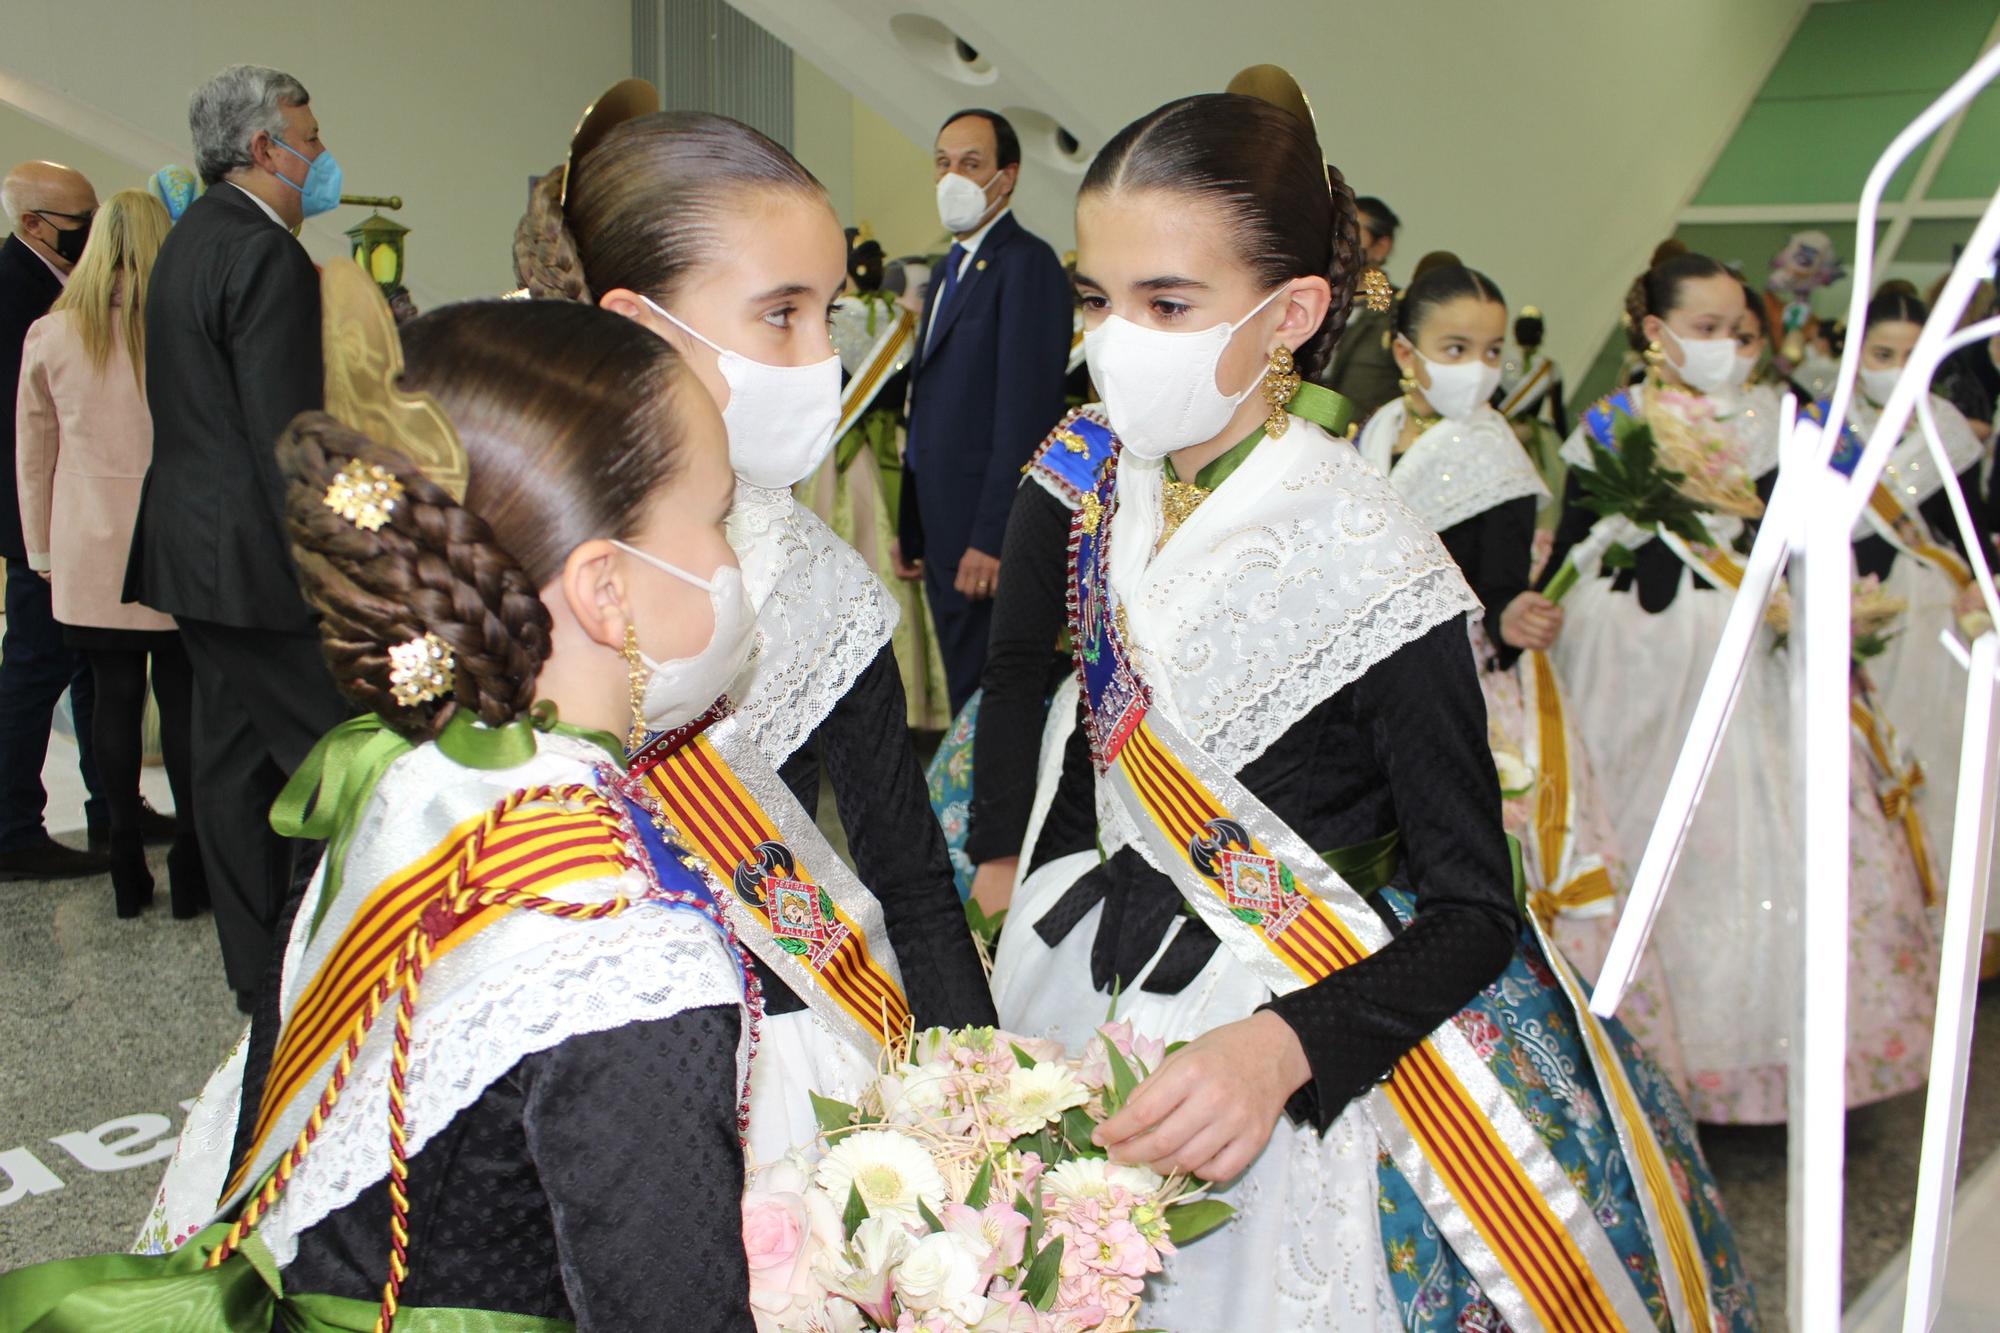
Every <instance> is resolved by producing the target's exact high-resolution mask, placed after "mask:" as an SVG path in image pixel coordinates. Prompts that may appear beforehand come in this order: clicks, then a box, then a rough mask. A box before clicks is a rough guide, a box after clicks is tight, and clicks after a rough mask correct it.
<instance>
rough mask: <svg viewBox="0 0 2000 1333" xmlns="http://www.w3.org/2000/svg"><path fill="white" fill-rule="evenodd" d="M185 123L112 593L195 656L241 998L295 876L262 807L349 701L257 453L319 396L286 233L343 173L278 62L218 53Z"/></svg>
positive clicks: (219, 922)
mask: <svg viewBox="0 0 2000 1333" xmlns="http://www.w3.org/2000/svg"><path fill="white" fill-rule="evenodd" d="M188 121H189V127H190V129H191V130H192V131H193V135H194V150H195V167H196V169H197V170H198V171H200V173H201V177H202V180H203V181H204V182H205V183H206V184H207V186H208V191H207V193H205V194H203V195H202V197H201V198H199V199H197V200H195V202H194V203H193V204H191V205H189V206H188V210H187V213H186V214H185V215H183V216H182V218H181V220H180V221H179V222H178V223H176V224H175V226H174V229H173V231H171V232H170V233H168V235H167V240H166V244H165V245H164V246H162V247H161V249H160V258H159V262H158V264H157V265H156V266H155V267H154V269H153V278H152V289H151V293H150V295H149V296H148V297H147V300H146V385H147V390H148V397H149V400H150V404H151V407H152V412H153V464H152V468H151V470H150V471H149V472H148V473H147V474H146V485H145V491H144V493H143V495H142V497H141V499H140V502H139V523H138V529H137V531H136V532H135V534H134V536H133V541H132V559H131V564H130V566H129V567H128V568H127V571H126V580H125V595H126V598H127V599H128V600H136V601H139V602H143V603H145V604H146V605H147V606H150V607H153V608H155V609H156V610H160V611H165V612H168V613H169V614H171V615H172V616H173V617H174V619H175V621H176V623H178V624H179V626H180V629H181V638H182V641H183V642H184V643H185V644H186V646H187V651H188V657H189V658H190V659H191V660H192V661H193V664H194V670H195V714H194V776H195V781H196V782H197V783H198V784H199V785H200V790H201V793H202V801H201V805H200V810H199V813H198V815H197V825H198V830H199V832H200V835H201V848H202V859H203V862H204V864H205V865H206V867H207V870H208V883H209V894H210V898H211V900H212V902H213V903H214V907H215V927H216V933H217V935H218V936H220V938H221V941H222V959H223V964H224V966H225V968H226V969H227V970H228V974H229V984H230V985H231V986H232V987H234V988H235V990H236V993H237V1002H238V1004H239V1005H241V1006H242V1007H243V1008H244V1009H245V1010H246V1011H247V1010H248V1009H249V1008H250V1007H251V1005H252V1003H253V1002H254V999H255V993H256V991H257V989H258V988H259V986H260V985H261V984H262V982H263V979H264V976H265V968H266V965H267V963H268V961H269V959H270V957H271V954H272V951H273V948H274V947H275V946H277V945H279V944H282V941H280V940H277V939H276V938H275V934H276V927H277V924H278V920H279V916H280V913H281V911H282V909H283V907H284V904H285V900H286V894H287V890H288V889H289V888H290V886H291V884H292V882H293V878H294V866H293V857H294V853H295V849H294V846H293V845H292V844H291V843H288V842H287V841H285V840H284V839H282V838H279V837H277V836H276V835H275V834H273V833H272V832H271V830H270V826H269V823H268V816H269V812H270V809H271V803H272V801H273V800H274V799H276V797H277V795H278V792H279V791H280V790H281V789H282V788H283V786H284V783H285V781H286V779H288V778H289V777H290V776H291V774H292V772H293V770H295V769H296V768H297V767H298V766H299V764H300V763H301V762H302V761H303V760H304V759H305V757H306V754H307V752H308V751H309V750H310V749H311V748H312V746H313V744H314V743H315V742H317V741H318V740H319V738H320V737H321V736H322V735H324V734H325V733H326V732H327V731H328V730H329V729H331V728H332V727H333V726H334V725H335V724H336V723H338V722H339V721H340V720H341V719H342V717H344V716H345V715H346V712H347V709H346V707H345V706H344V705H343V704H342V702H341V699H340V696H339V694H338V693H337V692H336V691H335V689H334V685H333V678H332V676H331V675H330V674H329V673H328V671H327V669H326V665H325V663H324V661H323V660H322V658H321V656H320V649H319V636H318V631H317V628H316V623H315V620H314V617H313V613H312V612H311V611H310V610H309V609H308V608H307V606H306V604H305V601H304V600H303V599H302V598H301V597H300V596H299V590H298V584H297V579H296V576H295V574H294V573H293V570H292V561H291V555H290V552H289V549H288V546H287V542H286V538H285V527H284V499H285V486H284V481H283V479H282V478H281V477H280V475H279V473H278V466H277V460H276V456H275V454H274V452H273V446H274V445H275V443H276V441H277V438H278V435H279V432H281V431H282V430H283V429H284V428H285V426H286V424H287V423H289V422H290V421H291V419H292V418H293V417H294V416H296V415H297V414H298V413H300V412H303V411H306V410H308V409H311V408H317V407H319V406H320V401H321V393H322V390H321V374H322V371H321V361H320V327H319V281H318V275H317V274H316V272H315V271H314V269H313V265H312V261H311V260H310V259H308V258H307V257H306V252H305V250H304V248H303V247H301V246H300V245H299V243H298V241H297V240H295V239H293V236H292V234H291V233H292V229H294V228H296V227H297V226H299V224H300V223H301V222H303V221H304V219H305V218H306V217H308V216H310V215H311V214H312V213H314V212H319V211H323V209H324V208H327V207H331V206H332V204H333V203H335V202H338V199H339V192H340V185H339V176H338V169H337V168H335V167H334V166H333V159H332V158H331V157H330V156H328V155H327V154H326V149H325V147H324V145H322V144H321V143H320V138H319V122H318V120H317V119H316V118H315V117H314V116H313V113H312V107H311V104H310V99H309V97H308V95H307V93H306V90H305V88H304V87H303V86H301V85H300V83H299V81H298V80H297V79H294V78H293V77H292V76H291V75H289V74H282V73H279V72H278V71H277V70H274V69H265V68H263V67H261V66H256V65H232V66H230V67H229V68H228V69H225V70H223V71H222V72H221V73H220V74H218V75H216V76H215V77H214V78H213V79H210V80H209V81H208V82H207V83H205V84H203V85H202V86H201V87H200V88H198V89H197V90H196V91H195V94H194V97H193V99H192V100H191V101H190V103H189V106H188Z"/></svg>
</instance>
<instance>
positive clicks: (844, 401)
mask: <svg viewBox="0 0 2000 1333" xmlns="http://www.w3.org/2000/svg"><path fill="white" fill-rule="evenodd" d="M916 328H917V317H916V316H915V315H913V314H911V313H910V312H909V311H908V310H905V309H902V308H900V307H899V308H898V309H897V311H896V323H895V325H894V327H893V328H892V330H891V332H890V334H889V337H888V340H887V341H886V342H884V343H883V344H882V348H881V352H880V354H879V355H877V356H875V357H873V358H872V359H871V360H870V361H869V362H868V364H867V365H865V366H863V367H862V368H861V370H860V372H859V373H858V374H856V375H855V377H854V378H853V379H852V380H849V381H848V385H847V391H846V392H845V393H844V394H842V395H841V405H840V423H839V424H838V425H837V426H835V427H834V431H833V438H834V439H836V440H838V439H840V438H841V437H842V436H844V435H846V434H847V432H848V431H850V430H852V429H854V423H855V422H857V421H859V420H860V419H861V414H862V413H863V412H866V411H867V410H868V405H869V404H870V403H872V402H874V401H875V395H876V394H878V393H880V392H881V391H882V383H883V381H885V380H887V379H888V378H889V376H891V375H893V374H895V372H896V367H897V366H898V365H899V364H901V360H902V356H903V352H904V349H905V348H907V347H909V345H910V341H911V339H912V338H913V337H914V336H915V333H916Z"/></svg>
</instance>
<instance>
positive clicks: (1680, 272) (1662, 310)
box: [1625, 239, 1736, 352]
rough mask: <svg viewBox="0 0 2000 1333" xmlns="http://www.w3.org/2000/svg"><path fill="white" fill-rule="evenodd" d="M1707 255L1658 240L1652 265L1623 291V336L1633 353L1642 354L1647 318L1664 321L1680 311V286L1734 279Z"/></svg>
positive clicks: (1675, 243)
mask: <svg viewBox="0 0 2000 1333" xmlns="http://www.w3.org/2000/svg"><path fill="white" fill-rule="evenodd" d="M1735 276H1736V275H1735V274H1734V273H1731V272H1730V271H1729V270H1728V269H1726V268H1724V267H1723V266H1722V265H1721V264H1719V263H1717V262H1716V261H1715V260H1713V259H1710V258H1709V257H1708V256H1707V255H1698V254H1696V253H1694V252H1693V251H1692V250H1690V249H1688V248H1687V246H1685V245H1683V244H1681V242H1679V241H1676V240H1671V239H1670V240H1665V241H1661V242H1660V243H1659V245H1657V246H1655V247H1654V249H1653V262H1652V263H1651V264H1650V265H1649V266H1648V267H1647V269H1646V271H1645V272H1644V273H1641V274H1640V275H1639V276H1638V277H1636V278H1634V279H1632V285H1631V286H1630V287H1628V288H1626V290H1625V337H1626V339H1627V340H1628V341H1629V342H1630V343H1631V344H1632V350H1633V351H1635V352H1643V351H1645V350H1646V344H1647V343H1648V341H1650V340H1649V339H1648V338H1647V337H1646V329H1645V321H1646V316H1648V315H1653V316H1656V317H1657V318H1660V319H1665V318H1666V317H1667V316H1668V315H1671V314H1673V313H1674V311H1676V310H1678V309H1680V305H1681V284H1682V283H1685V282H1687V281H1689V280H1691V279H1695V278H1715V277H1732V278H1733V277H1735Z"/></svg>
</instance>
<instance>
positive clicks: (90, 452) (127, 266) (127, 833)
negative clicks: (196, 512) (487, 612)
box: [15, 190, 208, 917]
mask: <svg viewBox="0 0 2000 1333" xmlns="http://www.w3.org/2000/svg"><path fill="white" fill-rule="evenodd" d="M170 225H171V223H170V222H169V220H168V217H167V210H166V209H165V208H164V207H162V206H161V204H160V201H159V200H157V199H155V198H153V196H152V195H151V194H149V193H147V192H146V191H144V190H121V191H120V192H119V193H117V194H115V195H113V196H111V198H110V199H109V200H108V201H106V203H105V204H104V207H103V208H102V209H100V210H99V211H98V214H97V217H96V220H95V222H94V224H93V225H92V228H91V234H90V242H89V244H88V245H86V246H85V247H84V250H83V257H82V258H81V259H80V260H78V261H77V265H76V270H75V271H74V272H73V273H71V274H70V278H69V282H68V284H67V285H66V286H65V287H64V289H63V294H62V296H61V297H60V298H58V299H57V301H56V303H55V305H54V307H53V308H52V309H51V310H50V311H49V313H48V314H47V315H46V316H44V317H43V318H42V319H40V320H38V321H36V323H35V324H34V326H33V327H32V328H30V329H29V330H28V338H27V343H26V345H25V346H24V347H23V349H22V355H21V389H20V399H19V403H18V408H17V418H16V431H15V434H16V439H17V441H18V443H17V446H16V454H15V468H16V471H17V474H18V480H19V483H20V495H21V531H22V534H23V536H24V537H25V538H26V545H27V551H28V563H29V564H30V566H31V567H32V568H34V569H36V570H37V571H39V572H40V573H41V575H42V577H43V578H46V579H48V580H49V582H50V585H51V592H52V594H53V598H54V603H55V616H56V620H57V621H58V622H59V623H60V624H61V625H62V627H63V640H64V642H65V643H67V644H68V645H69V646H70V647H72V648H75V649H77V650H79V651H81V652H82V653H84V654H85V655H86V656H87V657H88V659H89V662H90V672H91V677H92V680H93V682H94V684H95V686H96V691H97V713H96V717H95V718H94V719H93V721H92V725H91V734H90V736H89V737H88V738H87V743H88V744H89V745H90V746H91V748H92V750H93V752H94V753H95V755H96V758H97V765H98V769H99V772H100V773H101V774H102V779H103V783H104V799H105V804H106V806H107V807H108V814H109V824H110V829H111V886H112V890H113V893H114V895H115V897H116V902H117V910H118V915H119V916H121V917H131V916H137V915H138V914H139V912H140V911H141V909H143V908H144V907H145V906H146V905H147V903H149V902H150V901H151V900H152V896H153V877H152V874H151V873H150V872H149V871H148V870H147V869H146V854H145V847H144V842H143V834H142V829H141V820H142V817H143V814H144V811H145V805H144V802H143V801H141V799H140V797H139V762H140V720H141V716H142V714H143V712H144V710H145V702H146V678H147V667H148V664H149V662H150V665H151V668H152V681H153V694H154V697H155V698H156V699H157V700H158V701H159V705H160V738H161V743H162V748H163V749H164V750H165V752H166V761H167V778H168V781H169V782H170V783H171V784H172V786H173V792H174V808H175V811H176V812H177V814H178V815H179V820H178V821H177V826H176V827H177V832H176V834H175V837H174V845H173V849H172V850H171V851H170V852H169V853H168V854H167V867H168V872H169V874H170V876H171V877H172V894H173V912H174V915H175V916H176V917H191V916H194V915H196V914H197V913H199V912H200V911H201V910H202V908H203V907H205V906H206V905H207V903H208V887H207V881H206V879H205V878H204V877H203V874H202V868H201V852H200V848H199V846H198V845H197V843H196V841H195V829H194V819H193V808H194V787H193V783H192V782H191V781H190V779H189V774H188V714H189V698H190V694H189V691H190V680H189V673H188V660H187V655H186V653H185V652H184V651H183V650H182V648H181V643H180V636H179V634H178V633H176V632H175V630H174V622H173V621H172V620H171V619H169V618H168V617H166V616H164V615H161V614H160V613H159V612H157V611H150V610H147V609H146V608H145V607H142V606H138V605H135V604H131V603H127V602H124V601H123V600H122V596H123V593H122V584H123V582H124V577H125V556H126V552H127V551H129V550H130V549H131V546H132V523H133V519H134V517H135V516H136V515H137V513H138V510H139V488H140V483H141V481H142V480H143V479H144V477H145V475H146V466H147V464H148V463H149V462H151V460H152V456H153V421H152V417H151V415H150V414H149V413H148V411H147V410H146V386H145V378H144V377H145V365H146V321H145V317H144V311H145V305H146V285H147V280H148V278H149V277H150V276H151V274H152V271H153V260H154V258H155V257H156V256H158V254H159V252H160V242H161V241H162V240H164V239H165V238H166V235H167V228H168V227H169V226H170Z"/></svg>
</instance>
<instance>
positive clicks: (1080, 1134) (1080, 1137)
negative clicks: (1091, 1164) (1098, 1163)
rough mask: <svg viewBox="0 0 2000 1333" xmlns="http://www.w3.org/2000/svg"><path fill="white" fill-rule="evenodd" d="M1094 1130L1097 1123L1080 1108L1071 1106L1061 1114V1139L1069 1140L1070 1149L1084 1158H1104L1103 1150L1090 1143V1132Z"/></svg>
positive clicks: (1088, 1113)
mask: <svg viewBox="0 0 2000 1333" xmlns="http://www.w3.org/2000/svg"><path fill="white" fill-rule="evenodd" d="M1096 1128H1097V1123H1096V1122H1095V1121H1093V1120H1092V1119H1091V1118H1090V1112H1088V1111H1086V1110H1084V1109H1083V1108H1082V1107H1081V1106H1072V1107H1070V1108H1069V1109H1068V1110H1067V1111H1064V1112H1063V1118H1062V1132H1063V1137H1064V1138H1065V1139H1068V1140H1069V1146H1070V1147H1072V1148H1074V1149H1075V1150H1076V1151H1077V1152H1078V1153H1081V1154H1082V1155H1083V1156H1085V1157H1102V1156H1104V1150H1103V1149H1102V1148H1099V1147H1098V1146H1097V1145H1096V1144H1094V1143H1092V1142H1091V1141H1090V1134H1091V1131H1092V1130H1094V1129H1096Z"/></svg>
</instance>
